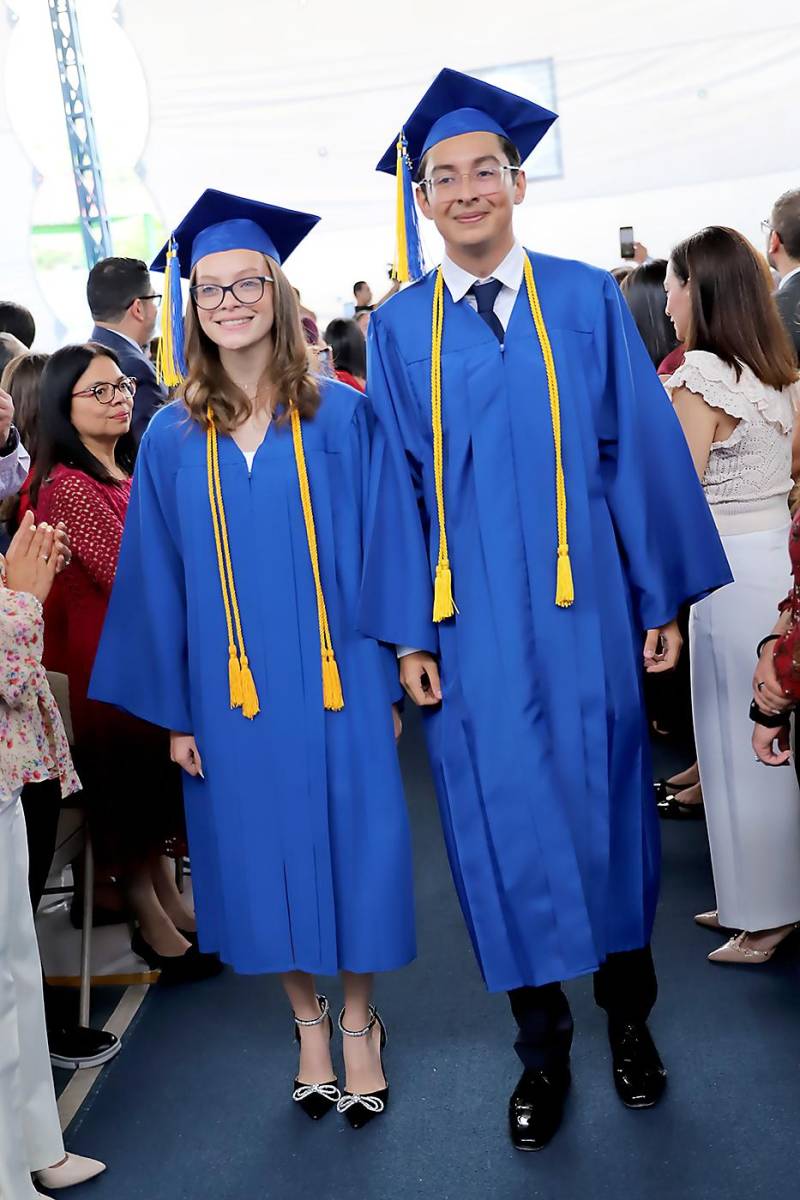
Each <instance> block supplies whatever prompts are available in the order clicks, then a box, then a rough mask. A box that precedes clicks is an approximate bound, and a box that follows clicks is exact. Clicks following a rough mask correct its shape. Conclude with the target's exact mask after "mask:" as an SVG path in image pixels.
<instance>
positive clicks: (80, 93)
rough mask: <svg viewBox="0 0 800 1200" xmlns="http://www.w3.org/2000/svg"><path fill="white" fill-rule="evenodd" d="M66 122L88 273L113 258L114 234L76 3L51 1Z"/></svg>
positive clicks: (51, 18)
mask: <svg viewBox="0 0 800 1200" xmlns="http://www.w3.org/2000/svg"><path fill="white" fill-rule="evenodd" d="M48 4H49V6H50V23H51V26H52V29H53V41H54V43H55V48H56V58H57V60H58V76H59V79H60V80H61V95H62V97H63V99H64V116H65V117H66V121H67V137H68V139H69V151H70V157H71V159H72V174H73V177H74V179H75V190H76V191H77V193H78V212H79V219H80V227H81V236H82V237H83V247H84V250H85V252H86V261H87V263H88V265H89V266H90V267H92V266H94V264H95V263H96V262H98V261H99V259H101V258H107V257H108V256H109V255H110V254H111V253H112V249H111V230H110V228H109V224H108V214H107V212H106V201H105V193H104V191H103V173H102V171H101V169H100V156H99V154H98V151H97V139H96V137H95V130H94V119H93V117H92V106H91V104H90V102H89V89H88V87H87V85H86V73H85V71H84V68H83V54H82V52H81V41H80V33H79V29H78V15H77V12H76V11H75V0H48Z"/></svg>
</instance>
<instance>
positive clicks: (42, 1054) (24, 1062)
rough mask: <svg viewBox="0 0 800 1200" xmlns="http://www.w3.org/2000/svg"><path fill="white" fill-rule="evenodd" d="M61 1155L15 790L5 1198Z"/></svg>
mask: <svg viewBox="0 0 800 1200" xmlns="http://www.w3.org/2000/svg"><path fill="white" fill-rule="evenodd" d="M63 1157H64V1141H63V1139H62V1137H61V1127H60V1124H59V1120H58V1109H57V1107H56V1097H55V1091H54V1089H53V1075H52V1071H51V1069H50V1055H49V1051H48V1047H47V1029H46V1027H45V1019H44V1002H43V1000H42V972H41V966H40V963H39V948H38V945H37V942H36V931H35V928H34V924H33V912H32V910H31V902H30V896H29V893H28V844H27V840H26V837H25V817H24V815H23V812H22V804H21V803H20V800H19V797H18V796H17V797H16V798H15V799H14V800H11V801H10V802H5V803H4V802H3V801H0V1198H2V1200H31V1197H33V1196H36V1195H37V1192H36V1189H35V1188H34V1186H33V1183H32V1182H31V1172H32V1171H40V1170H42V1169H43V1168H45V1167H51V1166H53V1165H54V1164H55V1163H57V1162H60V1161H61V1159H62V1158H63Z"/></svg>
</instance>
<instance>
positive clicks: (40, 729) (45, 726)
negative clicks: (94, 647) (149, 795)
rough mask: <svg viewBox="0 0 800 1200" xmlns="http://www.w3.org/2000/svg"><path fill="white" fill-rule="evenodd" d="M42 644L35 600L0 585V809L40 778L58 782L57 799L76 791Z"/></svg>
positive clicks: (39, 611)
mask: <svg viewBox="0 0 800 1200" xmlns="http://www.w3.org/2000/svg"><path fill="white" fill-rule="evenodd" d="M1 564H2V559H1V558H0V565H1ZM43 640H44V619H43V616H42V606H41V604H40V603H39V601H38V600H37V599H36V598H35V597H34V596H32V595H30V593H28V592H15V591H12V590H11V589H10V588H7V587H5V586H4V585H3V584H2V583H0V805H2V804H6V803H8V802H9V801H11V800H13V799H14V797H15V796H16V795H17V794H18V793H19V792H20V791H21V789H22V787H23V785H24V784H26V783H39V782H41V781H42V780H44V779H58V780H60V783H61V795H62V796H69V795H71V794H72V793H73V792H77V791H79V790H80V786H81V785H80V781H79V779H78V776H77V775H76V774H75V768H74V767H73V765H72V758H71V756H70V751H69V746H68V745H67V737H66V734H65V732H64V724H63V722H62V720H61V714H60V712H59V711H58V705H57V704H56V702H55V700H54V699H53V694H52V692H51V691H50V685H49V684H48V682H47V675H46V673H45V670H44V667H43V666H42V646H43Z"/></svg>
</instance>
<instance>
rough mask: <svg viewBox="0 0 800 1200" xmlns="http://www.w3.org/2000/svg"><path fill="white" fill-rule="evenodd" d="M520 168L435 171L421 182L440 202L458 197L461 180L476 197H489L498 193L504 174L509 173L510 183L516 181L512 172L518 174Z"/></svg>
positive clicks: (491, 167)
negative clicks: (468, 184)
mask: <svg viewBox="0 0 800 1200" xmlns="http://www.w3.org/2000/svg"><path fill="white" fill-rule="evenodd" d="M521 169H522V168H521V167H509V166H500V164H499V163H498V164H497V165H495V166H493V165H487V166H483V167H473V169H472V170H471V171H446V170H442V171H437V172H434V174H433V175H432V176H431V177H430V179H423V180H422V182H423V184H425V186H426V187H428V188H430V191H431V194H434V193H435V194H436V195H437V196H438V197H439V198H440V199H441V200H446V199H448V198H450V197H453V196H456V195H458V192H459V189H460V187H461V180H462V179H468V180H469V182H470V185H471V188H472V191H473V192H474V193H475V195H477V196H491V194H492V192H499V191H500V189H501V188H502V186H503V183H504V182H505V172H506V171H508V172H509V178H510V179H511V181H512V183H513V181H514V180H515V179H516V175H515V174H514V172H519V171H520V170H521Z"/></svg>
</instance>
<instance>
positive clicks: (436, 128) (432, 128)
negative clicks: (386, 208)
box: [375, 67, 557, 282]
mask: <svg viewBox="0 0 800 1200" xmlns="http://www.w3.org/2000/svg"><path fill="white" fill-rule="evenodd" d="M555 120H557V116H556V114H555V113H554V112H550V110H549V109H547V108H542V106H541V105H539V104H534V103H533V101H531V100H526V99H525V98H524V97H523V96H517V95H515V94H514V93H513V92H507V91H505V90H504V89H503V88H499V87H496V86H495V85H494V84H492V83H485V82H484V81H483V80H482V79H475V78H474V77H473V76H472V75H464V74H463V73H462V72H461V71H453V70H451V69H450V68H449V67H445V68H444V70H442V71H440V72H439V74H438V75H437V76H436V78H435V79H434V81H433V83H432V84H431V86H430V87H429V88H428V90H427V92H426V93H425V95H424V96H423V97H422V99H421V100H420V102H419V104H418V105H417V107H416V108H415V109H414V111H413V112H412V114H411V116H410V117H409V118H408V120H407V121H406V122H405V124H404V126H403V128H402V130H401V131H400V134H399V136H398V138H397V140H396V141H395V142H392V144H391V146H389V148H388V149H387V151H386V153H385V154H384V156H383V158H382V159H381V160H380V162H379V163H378V165H377V167H376V168H375V169H376V170H377V171H383V172H385V173H386V174H387V175H396V177H397V196H396V200H397V212H396V226H397V254H396V259H395V265H394V271H393V274H394V278H395V279H399V280H401V281H402V282H407V281H408V280H412V279H418V278H419V277H420V276H421V275H422V274H424V270H425V268H424V263H423V259H422V249H421V244H420V239H419V229H418V226H417V217H416V209H415V206H414V195H413V177H414V172H415V171H416V170H417V169H418V167H419V164H420V163H421V162H422V160H423V158H424V157H425V155H426V154H427V152H428V151H429V150H431V149H432V148H433V147H434V146H436V145H438V144H439V142H443V141H445V139H446V138H451V137H458V136H460V135H461V134H464V133H496V134H497V135H498V136H499V137H504V138H507V140H508V141H510V142H513V144H514V145H515V146H516V148H517V150H518V151H519V155H520V159H521V160H522V162H524V161H525V159H526V158H527V157H528V156H529V155H530V154H531V152H532V151H533V150H534V149H535V147H536V146H538V144H539V142H540V141H541V140H542V138H543V137H544V135H545V134H546V133H547V131H548V129H549V128H550V126H551V125H552V124H553V122H554V121H555Z"/></svg>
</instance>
